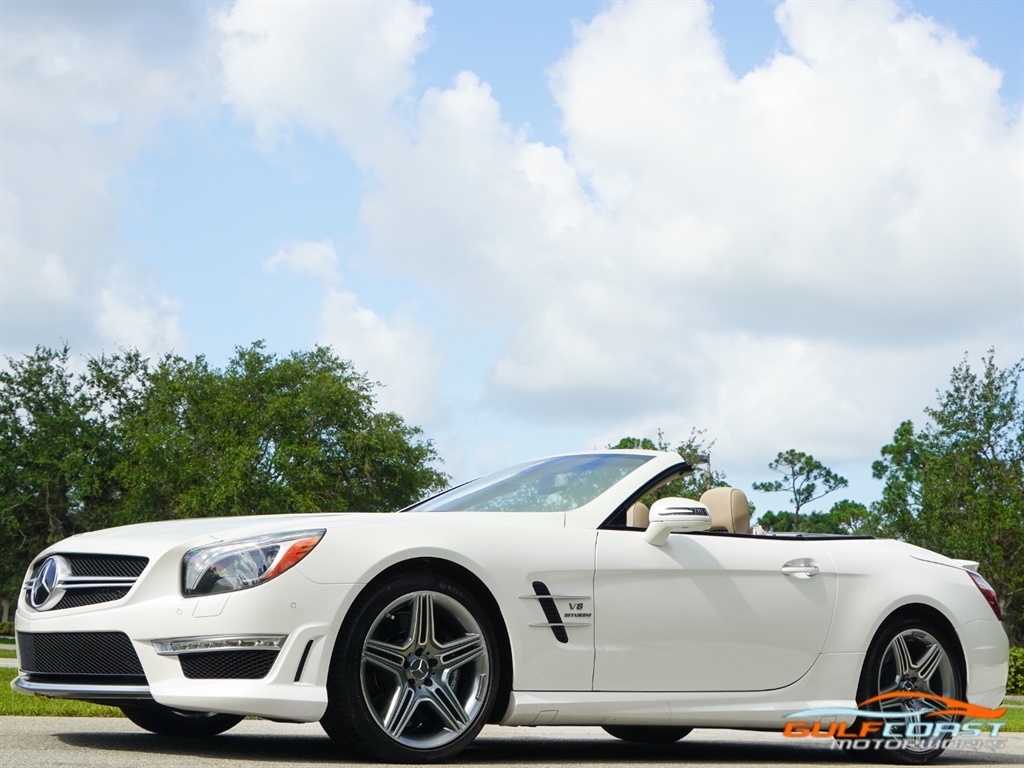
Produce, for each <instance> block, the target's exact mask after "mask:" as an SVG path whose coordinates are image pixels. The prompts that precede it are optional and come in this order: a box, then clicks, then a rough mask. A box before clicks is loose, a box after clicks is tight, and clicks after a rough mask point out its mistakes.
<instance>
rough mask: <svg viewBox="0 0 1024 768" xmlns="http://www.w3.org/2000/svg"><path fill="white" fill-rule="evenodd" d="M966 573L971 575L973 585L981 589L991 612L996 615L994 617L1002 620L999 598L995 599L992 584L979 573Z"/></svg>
mask: <svg viewBox="0 0 1024 768" xmlns="http://www.w3.org/2000/svg"><path fill="white" fill-rule="evenodd" d="M967 575H968V576H970V577H971V581H973V582H974V584H975V586H976V587H977V588H978V589H979V590H981V594H982V595H984V596H985V599H986V600H988V604H989V606H990V607H991V608H992V613H994V614H995V615H996V618H997V619H999V620H1000V621H1002V620H1003V612H1002V611H1001V610H999V600H998V599H996V591H995V590H994V589H992V585H991V584H989V583H988V582H987V581H985V577H984V576H982V575H981V574H980V573H975V572H974V571H967Z"/></svg>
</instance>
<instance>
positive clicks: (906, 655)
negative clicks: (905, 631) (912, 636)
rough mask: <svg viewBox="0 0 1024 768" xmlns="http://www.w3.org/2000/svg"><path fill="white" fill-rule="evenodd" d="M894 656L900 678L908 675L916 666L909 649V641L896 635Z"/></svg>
mask: <svg viewBox="0 0 1024 768" xmlns="http://www.w3.org/2000/svg"><path fill="white" fill-rule="evenodd" d="M890 647H891V648H892V656H893V661H894V662H895V663H896V674H897V675H899V676H901V677H902V676H903V675H906V674H908V673H909V672H910V670H911V669H912V668H913V666H914V662H913V660H912V659H911V657H910V649H909V648H908V647H907V640H906V638H905V637H904V636H903V635H896V637H894V638H893V639H892V645H891V646H890Z"/></svg>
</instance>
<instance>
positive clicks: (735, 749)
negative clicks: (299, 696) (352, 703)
mask: <svg viewBox="0 0 1024 768" xmlns="http://www.w3.org/2000/svg"><path fill="white" fill-rule="evenodd" d="M1002 741H1003V742H1004V744H1003V745H1002V748H1001V749H1000V750H999V751H996V752H975V751H967V750H962V749H958V750H953V749H950V750H947V751H946V753H945V755H943V756H942V757H941V758H940V759H939V760H938V761H937V762H936V763H935V765H936V766H939V767H943V766H950V767H951V766H987V765H1016V766H1021V765H1024V734H1021V733H1013V734H1007V735H1006V738H1005V739H1002ZM830 745H831V740H827V739H821V740H815V741H814V742H812V740H810V739H800V740H796V739H787V738H785V737H783V736H781V735H780V734H767V733H748V732H745V731H715V730H696V731H694V732H693V733H691V734H690V735H689V736H687V737H686V738H685V739H683V740H682V741H680V742H678V743H677V744H673V745H669V746H658V747H646V746H639V745H635V744H627V743H625V742H621V741H618V740H616V739H613V738H611V737H610V736H608V735H606V734H605V733H604V732H603V731H602V730H601V729H599V728H576V727H565V728H498V727H496V726H488V727H487V728H485V729H484V731H483V733H482V734H481V735H480V737H479V738H478V739H477V741H476V742H475V743H474V744H473V745H472V746H471V747H470V748H469V749H468V750H467V751H466V752H464V753H463V754H462V755H461V756H460V758H459V761H458V763H456V765H460V766H531V767H535V768H547V767H548V766H550V767H552V768H554V767H556V766H557V768H562V766H567V765H573V766H600V767H601V768H610V767H611V766H614V767H615V768H618V766H643V768H661V767H662V766H670V765H671V766H680V765H684V766H687V768H691V767H692V768H699V767H700V766H726V765H730V766H744V767H745V766H751V767H755V766H756V767H757V768H763V767H764V766H772V765H795V766H828V767H830V768H831V767H833V766H834V767H835V768H840V767H842V766H857V768H864V765H865V763H863V762H861V761H856V762H850V760H849V756H848V755H844V754H843V753H842V752H838V751H835V750H833V749H830ZM186 765H187V766H189V768H192V767H193V766H195V767H196V768H208V767H209V766H220V767H221V768H228V767H229V766H230V768H238V767H239V766H244V765H275V766H276V765H296V766H302V767H303V768H306V767H308V768H316V767H317V766H331V768H336V766H340V765H346V766H349V765H351V766H355V765H365V764H364V763H353V762H351V761H350V760H349V759H348V758H346V756H345V755H344V754H341V753H339V752H338V751H337V750H336V749H335V748H334V746H333V744H332V742H331V741H330V740H329V739H328V738H327V736H326V735H324V733H323V731H322V730H321V729H320V726H319V725H317V724H315V723H314V724H307V725H290V724H282V723H271V722H267V721H263V720H246V721H244V722H242V723H240V724H239V725H238V726H236V727H235V728H233V729H232V730H230V731H228V732H227V733H225V734H222V735H220V736H216V737H214V738H212V739H201V740H200V739H170V738H165V737H161V736H154V735H152V734H149V733H146V732H144V731H141V730H139V729H138V728H136V727H135V726H133V725H132V724H131V723H129V722H128V721H127V720H123V719H120V718H110V719H107V718H61V717H3V718H0V768H35V767H36V766H40V767H44V766H45V768H63V767H64V766H67V767H68V768H180V767H181V766H186Z"/></svg>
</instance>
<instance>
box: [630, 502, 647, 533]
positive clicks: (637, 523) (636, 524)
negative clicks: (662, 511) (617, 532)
mask: <svg viewBox="0 0 1024 768" xmlns="http://www.w3.org/2000/svg"><path fill="white" fill-rule="evenodd" d="M650 524H651V510H649V509H648V508H647V505H646V504H644V503H643V502H642V501H638V502H637V503H636V504H634V505H633V506H632V507H630V508H629V509H627V510H626V525H627V526H629V527H630V528H646V527H647V526H648V525H650Z"/></svg>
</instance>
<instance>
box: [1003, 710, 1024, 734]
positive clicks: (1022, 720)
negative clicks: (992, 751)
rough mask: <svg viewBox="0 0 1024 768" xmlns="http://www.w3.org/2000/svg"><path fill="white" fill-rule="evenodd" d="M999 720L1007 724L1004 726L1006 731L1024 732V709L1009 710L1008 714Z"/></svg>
mask: <svg viewBox="0 0 1024 768" xmlns="http://www.w3.org/2000/svg"><path fill="white" fill-rule="evenodd" d="M999 719H1000V720H1001V721H1003V722H1005V723H1006V725H1004V726H1003V730H1004V731H1007V732H1013V733H1020V732H1021V731H1024V709H1021V708H1013V709H1011V708H1007V710H1006V714H1005V715H1003V716H1002V717H1001V718H999Z"/></svg>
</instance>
